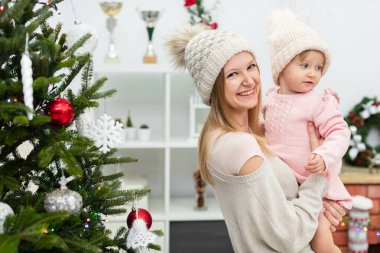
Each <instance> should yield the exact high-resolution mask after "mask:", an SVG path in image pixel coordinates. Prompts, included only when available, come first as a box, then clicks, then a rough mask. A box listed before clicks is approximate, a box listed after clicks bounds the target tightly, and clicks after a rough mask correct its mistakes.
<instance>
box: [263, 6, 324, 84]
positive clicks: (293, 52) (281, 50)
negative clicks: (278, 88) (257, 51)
mask: <svg viewBox="0 0 380 253" xmlns="http://www.w3.org/2000/svg"><path fill="white" fill-rule="evenodd" d="M269 41H270V44H271V55H272V77H273V81H274V82H275V84H277V85H278V84H279V83H278V76H279V75H280V73H281V71H282V70H283V69H284V68H285V67H286V65H288V64H289V63H290V62H291V61H292V60H293V58H294V57H296V56H297V55H298V54H300V53H302V52H303V51H305V50H318V51H320V52H322V53H323V54H324V56H325V64H324V66H323V69H322V75H324V74H325V73H326V71H327V69H328V67H329V65H330V60H331V59H330V54H329V52H328V50H327V46H326V44H325V42H324V41H323V40H322V38H321V37H320V36H319V35H318V33H317V32H316V31H314V30H313V29H312V28H311V27H309V26H308V25H306V24H305V23H303V22H301V21H300V20H298V19H297V17H296V15H295V14H294V13H293V12H292V11H291V10H289V9H285V10H277V11H274V12H273V15H272V17H271V19H270V36H269Z"/></svg>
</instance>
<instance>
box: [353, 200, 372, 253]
mask: <svg viewBox="0 0 380 253" xmlns="http://www.w3.org/2000/svg"><path fill="white" fill-rule="evenodd" d="M352 200H353V206H352V210H351V211H350V213H349V216H350V221H349V229H348V252H349V253H367V252H368V240H367V230H368V223H369V209H371V208H372V206H373V203H372V200H371V199H369V198H366V197H363V196H353V197H352Z"/></svg>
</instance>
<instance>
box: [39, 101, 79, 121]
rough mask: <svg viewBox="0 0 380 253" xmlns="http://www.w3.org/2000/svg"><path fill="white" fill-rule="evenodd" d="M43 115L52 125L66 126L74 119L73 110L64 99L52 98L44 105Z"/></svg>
mask: <svg viewBox="0 0 380 253" xmlns="http://www.w3.org/2000/svg"><path fill="white" fill-rule="evenodd" d="M45 114H46V115H49V116H50V117H51V124H52V125H54V126H67V125H68V124H70V123H71V122H72V121H73V119H74V108H73V106H72V105H71V103H70V101H68V100H66V99H64V98H53V99H52V100H50V101H49V102H48V104H47V105H46V108H45Z"/></svg>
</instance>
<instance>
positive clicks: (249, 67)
mask: <svg viewBox="0 0 380 253" xmlns="http://www.w3.org/2000/svg"><path fill="white" fill-rule="evenodd" d="M255 67H256V64H254V63H252V64H251V65H249V66H248V69H254V68H255Z"/></svg>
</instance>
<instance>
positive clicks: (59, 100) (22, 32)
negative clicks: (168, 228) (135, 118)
mask: <svg viewBox="0 0 380 253" xmlns="http://www.w3.org/2000/svg"><path fill="white" fill-rule="evenodd" d="M61 1H62V0H61ZM61 1H60V0H57V1H47V2H45V1H44V2H40V1H36V0H14V1H11V0H7V1H0V252H1V253H8V252H9V253H15V252H20V253H22V252H39V253H43V252H54V253H57V252H119V251H120V250H124V251H127V252H135V251H138V250H139V248H138V247H137V246H139V245H137V246H136V244H135V245H134V246H135V247H131V246H130V245H129V246H128V247H127V243H126V238H127V237H128V238H130V237H129V235H131V234H133V233H132V232H133V231H134V230H133V229H134V224H133V227H132V229H130V230H128V229H127V228H125V227H121V228H120V229H119V230H118V231H117V233H116V235H113V236H111V232H110V231H109V230H107V229H106V228H105V217H106V215H115V214H123V213H126V212H127V210H125V209H123V208H122V206H123V205H124V204H126V203H133V201H136V200H138V199H140V198H142V197H143V196H145V195H147V194H148V193H149V189H141V190H122V189H121V182H120V180H119V179H120V178H121V177H122V176H123V175H122V174H121V173H117V174H113V175H107V176H105V175H103V174H102V167H104V166H105V165H112V164H124V163H129V162H136V161H137V160H136V159H135V158H132V157H117V156H116V155H115V153H116V152H117V150H116V149H115V148H113V147H112V145H110V144H109V143H107V142H103V143H100V144H99V143H98V142H96V143H95V140H94V138H90V137H89V136H88V135H83V134H81V133H80V132H78V131H77V128H75V123H74V122H79V123H80V121H79V120H80V115H83V113H84V112H85V110H86V109H88V108H94V107H97V106H98V103H97V100H98V99H101V98H106V97H109V96H111V95H112V94H113V93H114V92H115V90H107V91H100V89H101V87H102V86H103V84H104V83H105V81H106V78H100V79H98V80H96V81H93V79H92V74H93V64H92V58H91V54H90V53H81V54H78V51H79V49H80V48H81V47H82V46H83V45H84V44H85V42H86V41H87V40H88V39H89V38H90V37H91V34H85V35H84V36H81V37H80V39H79V40H78V41H77V42H76V43H74V44H73V45H70V46H69V45H68V44H67V42H66V34H64V33H62V32H61V27H62V24H58V25H57V26H55V27H51V26H50V25H49V24H48V23H47V20H48V18H49V17H51V16H52V15H56V13H57V5H56V4H58V3H59V2H61ZM77 75H81V88H80V90H79V91H78V92H77V93H75V92H73V90H72V89H70V84H71V83H72V81H73V79H74V78H75V77H76V76H77ZM104 124H105V125H107V124H108V126H109V124H112V126H111V127H115V128H117V129H120V128H121V126H120V125H118V124H119V123H115V122H114V121H112V120H109V119H105V121H104ZM98 134H100V135H104V134H105V133H102V132H100V133H99V132H98ZM105 137H107V136H105ZM108 137H109V136H108ZM107 144H108V146H107ZM25 145H29V149H28V152H26V153H25V152H22V147H23V146H25ZM31 185H32V186H33V185H34V187H31ZM129 211H130V210H129ZM131 213H132V212H131ZM148 214H149V213H148ZM138 215H139V212H138ZM133 220H135V221H137V220H138V221H141V220H140V219H133V218H132V221H133ZM144 221H145V220H144ZM142 231H145V230H142ZM137 232H139V231H137ZM140 232H141V231H140ZM152 232H153V233H154V234H155V235H158V236H161V235H162V232H161V231H152ZM152 232H150V231H147V232H146V233H149V235H150V236H151V237H153V236H152V235H154V234H153V233H152ZM135 234H136V231H135ZM155 235H154V236H155ZM145 246H147V247H148V248H151V249H155V250H160V247H159V246H158V245H156V244H154V243H149V244H148V245H145ZM145 246H144V247H145Z"/></svg>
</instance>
